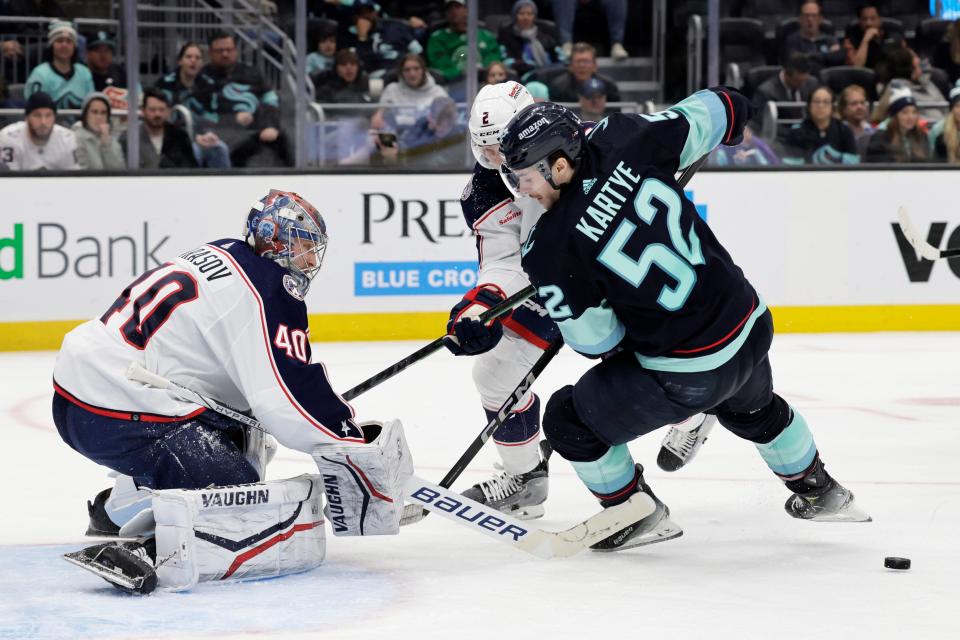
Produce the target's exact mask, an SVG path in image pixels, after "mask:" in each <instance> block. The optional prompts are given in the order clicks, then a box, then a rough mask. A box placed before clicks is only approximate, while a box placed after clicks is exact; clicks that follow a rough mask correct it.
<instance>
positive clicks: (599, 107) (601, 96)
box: [579, 78, 607, 122]
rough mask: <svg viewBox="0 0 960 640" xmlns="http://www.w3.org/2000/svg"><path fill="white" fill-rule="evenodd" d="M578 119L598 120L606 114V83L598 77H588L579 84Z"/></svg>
mask: <svg viewBox="0 0 960 640" xmlns="http://www.w3.org/2000/svg"><path fill="white" fill-rule="evenodd" d="M579 115H580V119H581V120H584V121H586V122H599V121H600V120H603V119H604V118H605V117H606V115H607V85H606V83H605V82H604V81H603V80H601V79H600V78H590V79H589V80H587V81H586V82H584V83H583V84H582V85H580V114H579Z"/></svg>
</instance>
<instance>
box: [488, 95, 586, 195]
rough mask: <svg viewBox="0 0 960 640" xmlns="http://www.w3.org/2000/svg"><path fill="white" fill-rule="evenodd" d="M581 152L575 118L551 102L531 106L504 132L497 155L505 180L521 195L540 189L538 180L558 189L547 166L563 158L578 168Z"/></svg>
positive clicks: (515, 118) (514, 119) (581, 134)
mask: <svg viewBox="0 0 960 640" xmlns="http://www.w3.org/2000/svg"><path fill="white" fill-rule="evenodd" d="M582 151H583V132H582V130H581V125H580V118H578V117H577V116H576V114H574V113H573V112H572V111H570V110H569V109H567V108H566V107H562V106H560V105H559V104H554V103H552V102H541V103H538V104H533V105H530V106H529V107H526V108H524V109H523V110H522V111H520V112H519V113H517V115H516V116H514V118H513V119H512V120H511V121H510V123H509V124H508V125H507V127H506V128H505V129H504V130H503V134H502V138H501V141H500V152H501V153H502V154H503V158H504V168H505V171H504V179H505V180H506V181H507V182H508V184H509V185H510V186H511V188H512V189H513V190H514V191H515V192H517V193H520V194H523V195H528V194H530V193H531V190H533V189H535V188H536V187H537V186H539V185H541V184H542V182H541V180H542V181H546V182H547V183H548V184H549V185H550V186H551V187H553V188H554V189H559V188H560V187H559V186H558V185H557V184H555V183H554V181H553V175H552V173H551V171H550V164H551V163H552V161H553V160H555V159H556V158H557V157H559V156H561V155H562V156H564V157H566V158H567V160H569V161H570V163H571V165H573V166H574V167H577V165H578V164H579V160H580V155H581V153H582Z"/></svg>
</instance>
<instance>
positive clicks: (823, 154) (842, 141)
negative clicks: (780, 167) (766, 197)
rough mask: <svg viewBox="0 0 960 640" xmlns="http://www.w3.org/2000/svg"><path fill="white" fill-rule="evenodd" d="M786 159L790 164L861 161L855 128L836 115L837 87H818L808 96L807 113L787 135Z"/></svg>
mask: <svg viewBox="0 0 960 640" xmlns="http://www.w3.org/2000/svg"><path fill="white" fill-rule="evenodd" d="M783 146H784V153H783V161H784V162H785V163H788V164H857V163H859V162H860V156H859V155H858V153H857V141H856V139H855V138H854V137H853V131H851V130H850V128H849V127H847V126H846V125H845V124H843V123H842V122H840V120H839V119H837V118H835V117H834V116H833V91H831V90H830V87H827V86H820V87H817V88H816V89H814V91H813V93H811V94H810V97H809V98H808V99H807V117H806V118H804V119H803V121H802V122H800V123H799V124H795V125H793V126H792V127H791V128H790V129H789V130H788V131H787V133H786V135H785V136H784V140H783Z"/></svg>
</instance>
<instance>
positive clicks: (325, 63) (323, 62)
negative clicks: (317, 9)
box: [307, 21, 337, 76]
mask: <svg viewBox="0 0 960 640" xmlns="http://www.w3.org/2000/svg"><path fill="white" fill-rule="evenodd" d="M336 53H337V26H336V25H335V24H333V23H332V22H327V21H324V22H322V23H320V27H319V28H318V29H317V49H316V51H311V52H310V53H308V54H307V75H308V76H312V75H314V74H317V73H321V72H323V71H330V69H333V56H334V55H336Z"/></svg>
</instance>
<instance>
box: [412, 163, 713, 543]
mask: <svg viewBox="0 0 960 640" xmlns="http://www.w3.org/2000/svg"><path fill="white" fill-rule="evenodd" d="M709 155H710V154H706V155H703V156H700V158H699V159H698V160H697V161H696V162H694V163H693V164H691V165H690V166H688V167H687V168H686V169H684V170H683V171H682V172H681V173H680V176H679V177H678V178H677V184H678V185H679V186H680V189H681V190H682V189H683V188H684V187H686V186H687V183H688V182H690V179H691V178H693V176H694V174H696V173H697V171H699V170H700V167H702V166H703V165H704V163H706V161H707V158H708V157H709ZM529 288H531V289H532V288H533V286H532V285H531V286H530V287H529ZM562 346H563V340H561V339H558V340H557V341H556V342H554V343H553V344H551V345H550V346H549V347H548V348H547V350H546V351H545V352H544V353H543V355H542V356H540V359H539V360H537V361H536V363H534V365H533V367H532V368H531V369H530V372H529V373H527V375H526V376H524V378H523V380H521V381H520V384H519V385H518V386H517V388H516V389H514V391H513V393H512V394H510V397H508V398H507V400H506V402H504V403H503V405H501V407H500V409H499V410H498V411H497V415H496V416H495V417H494V419H493V420H491V421H490V422H488V423H487V426H485V427H484V428H483V431H481V432H480V435H478V436H477V437H476V438H474V439H473V442H471V443H470V446H468V447H467V450H466V451H464V452H463V455H461V456H460V459H459V460H457V461H456V462H455V463H454V465H453V467H452V468H451V469H450V471H448V472H447V475H445V476H443V479H442V480H440V486H441V487H444V488H449V487H450V485H452V484H453V482H454V481H455V480H456V479H457V478H458V477H460V474H461V473H463V470H464V469H466V468H467V465H468V464H470V463H471V462H472V461H473V459H474V457H476V455H477V453H478V452H479V451H480V449H481V448H482V447H483V445H484V443H485V442H486V441H487V440H489V439H490V437H491V436H492V435H493V434H494V433H496V431H497V429H498V428H499V427H500V425H501V424H503V422H504V420H506V419H507V416H508V415H509V414H510V411H511V410H512V409H513V407H514V405H516V403H517V402H519V401H520V398H521V397H522V396H523V394H524V393H526V391H527V389H529V388H530V387H531V386H532V385H533V383H534V381H535V380H536V379H537V376H539V375H540V373H541V372H542V371H543V370H544V368H546V366H547V364H548V363H549V362H550V361H551V360H552V359H553V356H555V355H556V353H557V351H559V350H560V347H562ZM426 515H427V511H425V510H424V509H421V508H420V507H418V506H417V505H416V504H408V505H407V506H406V507H404V509H403V517H402V518H401V519H400V526H406V525H408V524H414V523H416V522H420V521H421V520H423V519H424V518H425V517H426Z"/></svg>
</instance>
